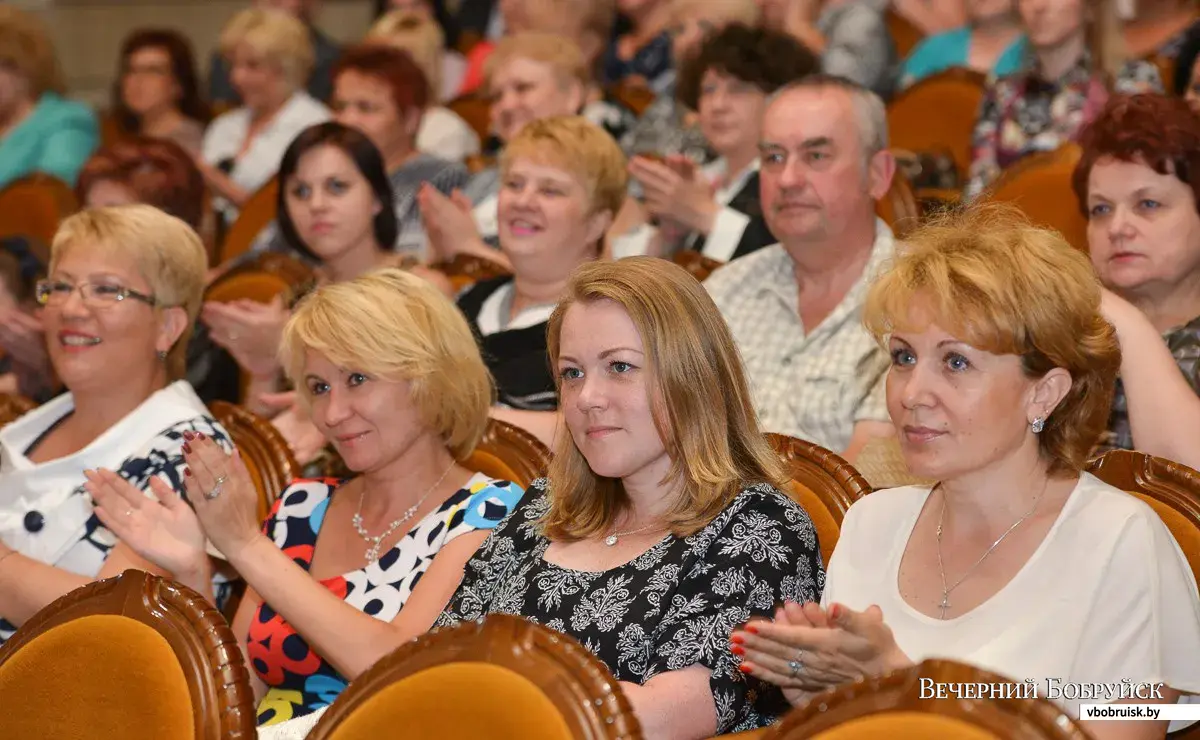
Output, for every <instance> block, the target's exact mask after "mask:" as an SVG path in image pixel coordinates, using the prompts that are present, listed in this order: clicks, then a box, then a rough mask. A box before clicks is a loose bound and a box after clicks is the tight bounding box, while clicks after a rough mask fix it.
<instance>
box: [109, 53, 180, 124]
mask: <svg viewBox="0 0 1200 740" xmlns="http://www.w3.org/2000/svg"><path fill="white" fill-rule="evenodd" d="M181 94H182V92H181V90H180V87H179V83H178V82H177V81H176V80H175V75H174V74H173V73H172V71H171V55H170V54H169V53H167V50H166V49H163V48H162V47H157V46H147V47H143V48H141V49H138V50H137V51H135V52H133V53H132V54H130V55H129V58H128V59H126V60H125V68H124V69H123V70H122V71H121V100H122V101H124V103H125V105H126V106H127V107H128V108H129V110H131V111H133V112H134V113H135V114H136V115H139V116H141V115H145V114H147V113H155V112H158V111H163V110H170V109H172V108H174V107H175V106H177V105H178V104H179V98H180V95H181Z"/></svg>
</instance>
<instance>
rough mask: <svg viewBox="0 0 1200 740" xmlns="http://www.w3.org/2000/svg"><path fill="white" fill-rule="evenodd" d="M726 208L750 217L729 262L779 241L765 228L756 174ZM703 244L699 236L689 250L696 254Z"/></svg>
mask: <svg viewBox="0 0 1200 740" xmlns="http://www.w3.org/2000/svg"><path fill="white" fill-rule="evenodd" d="M728 207H729V208H732V209H733V210H735V211H737V212H739V213H744V214H746V215H747V216H749V217H750V223H748V224H746V230H745V231H743V232H742V238H741V239H740V240H739V241H738V245H737V249H735V250H734V251H733V254H732V255H730V257H729V260H730V261H733V260H735V259H737V258H738V257H745V256H746V255H748V254H750V253H751V252H757V251H758V250H760V249H762V248H763V247H769V246H771V245H772V244H775V243H777V242H778V241H779V240H778V239H776V238H775V236H774V235H773V234H772V233H771V229H770V228H768V227H767V221H766V219H764V218H763V211H762V201H761V200H759V194H758V173H757V172H755V173H753V174H752V175H750V177H748V178H746V184H745V185H743V186H742V189H741V190H739V191H737V193H735V194H734V196H733V197H732V198H730V200H729V204H728ZM705 242H707V239H706V238H705V237H703V236H701V237H700V238H699V239H697V240H696V242H695V244H693V245H692V247H691V248H692V249H694V250H696V251H697V252H701V251H703V250H704V244H705Z"/></svg>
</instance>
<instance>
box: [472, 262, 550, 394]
mask: <svg viewBox="0 0 1200 740" xmlns="http://www.w3.org/2000/svg"><path fill="white" fill-rule="evenodd" d="M510 283H512V278H511V277H507V276H506V277H499V278H493V279H491V280H483V281H481V282H478V283H475V284H474V285H472V286H471V287H470V288H468V289H467V290H466V291H464V292H463V294H462V295H460V296H459V297H458V307H459V309H460V310H461V311H462V312H463V314H464V315H465V316H466V317H467V323H468V324H470V325H471V332H472V333H474V334H475V339H476V341H478V342H479V349H480V351H481V352H482V353H483V362H484V364H486V365H487V368H488V370H490V371H491V373H492V377H493V378H494V379H495V381H496V391H497V393H498V395H499V399H498V400H499V401H500V403H502V404H504V405H506V406H511V407H513V408H516V409H525V410H528V411H554V410H555V409H557V408H558V391H557V389H556V388H555V386H554V374H553V372H551V370H550V357H549V354H548V349H547V347H546V329H547V325H546V322H545V321H543V322H541V323H538V324H534V325H533V326H527V327H524V328H521V329H506V330H504V331H499V332H496V333H494V334H489V335H487V336H484V334H483V332H482V331H480V329H479V314H480V312H481V311H482V310H483V304H484V302H485V301H486V300H487V299H488V297H489V296H491V295H492V294H493V293H495V292H496V291H497V290H499V289H500V288H502V287H504V286H505V285H508V284H510Z"/></svg>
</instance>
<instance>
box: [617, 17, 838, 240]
mask: <svg viewBox="0 0 1200 740" xmlns="http://www.w3.org/2000/svg"><path fill="white" fill-rule="evenodd" d="M818 67H819V62H818V60H817V58H816V57H815V56H813V54H812V53H811V52H809V51H808V49H805V48H804V47H803V46H802V45H801V44H800V42H798V41H796V40H795V39H794V38H792V37H791V36H789V35H787V34H785V33H782V32H780V31H770V30H765V29H760V28H750V27H748V26H744V25H742V24H740V23H734V24H731V25H729V26H726V27H725V28H723V29H722V30H720V31H718V32H717V33H716V34H714V35H713V36H711V37H710V38H709V39H708V40H707V41H705V42H704V44H703V45H702V46H701V47H700V51H699V52H698V53H697V55H696V56H695V57H694V58H693V59H691V60H690V61H689V62H687V63H686V64H685V66H684V68H683V70H682V72H681V73H680V79H679V90H678V93H677V95H678V98H679V100H680V102H682V103H683V104H684V105H685V106H687V107H688V108H694V109H696V110H697V111H698V112H699V122H700V130H701V131H702V132H703V133H704V136H705V138H706V139H708V141H709V143H710V144H711V145H712V148H713V150H714V151H715V152H716V153H717V154H718V155H720V156H719V158H718V159H717V160H716V161H714V162H713V163H711V164H710V165H706V166H705V167H703V168H697V167H696V166H695V164H694V163H693V162H692V161H691V160H689V159H688V158H687V157H686V156H684V155H681V154H672V155H669V156H667V157H666V159H665V160H660V159H658V158H656V157H653V156H647V155H639V156H635V157H634V158H633V159H632V160H630V162H629V172H630V174H631V175H632V176H633V178H634V179H635V180H636V181H637V182H638V184H639V185H640V187H641V192H642V198H641V200H642V203H641V206H640V207H639V204H638V203H637V202H636V201H633V200H630V201H628V202H627V204H626V212H625V213H624V214H623V219H628V220H625V221H624V223H623V224H622V225H621V226H619V227H618V228H619V229H622V230H624V231H625V233H626V235H625V236H621V237H618V238H616V239H615V240H614V241H613V247H612V251H613V254H614V256H618V257H624V256H628V255H631V254H653V255H656V256H660V257H662V256H670V254H671V253H672V252H675V251H677V250H679V249H693V250H696V251H698V252H701V253H702V254H704V256H706V257H709V258H711V259H714V260H717V261H720V262H728V261H729V260H731V259H734V258H736V257H742V256H744V255H747V254H750V253H751V252H753V251H755V250H758V249H761V248H762V247H765V246H769V245H771V244H774V243H775V241H776V239H775V237H773V236H772V235H771V231H770V229H769V228H767V223H766V221H765V220H764V219H763V214H762V206H761V205H760V204H759V200H758V165H759V162H758V143H759V130H760V129H761V127H762V116H763V111H764V110H766V105H767V98H768V96H770V95H771V93H773V92H775V91H776V90H778V89H779V88H780V87H782V86H784V85H786V84H788V83H789V82H793V81H794V80H797V79H799V78H801V77H803V76H805V75H807V74H809V73H811V72H815V71H817V69H818ZM659 156H661V154H660V155H659ZM639 221H640V225H637V226H635V227H634V228H633V230H632V232H630V231H629V226H630V224H636V223H638V222H639ZM651 221H654V222H657V228H656V227H655V226H652V225H651Z"/></svg>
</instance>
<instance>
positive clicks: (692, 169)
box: [629, 155, 720, 234]
mask: <svg viewBox="0 0 1200 740" xmlns="http://www.w3.org/2000/svg"><path fill="white" fill-rule="evenodd" d="M629 174H630V175H631V176H632V177H634V178H635V179H636V180H637V181H638V182H639V183H641V186H642V192H643V196H642V202H643V204H644V205H645V207H646V210H647V211H648V212H649V213H651V214H652V215H654V216H656V217H657V218H659V219H669V220H671V221H675V222H678V223H679V224H680V225H682V226H683V227H685V228H686V229H688V230H689V231H699V232H701V233H704V234H707V233H708V232H710V231H711V230H712V223H713V219H714V218H716V214H717V212H718V211H719V210H720V208H719V206H717V204H716V201H715V200H714V198H713V189H712V185H711V184H709V183H708V182H707V181H705V179H704V177H703V176H702V174H701V173H700V171H699V170H698V169H697V168H696V166H695V164H694V163H693V162H692V161H691V160H689V159H688V158H687V157H684V156H681V155H671V156H670V157H668V158H667V159H666V160H665V161H662V162H660V161H657V160H655V159H652V158H650V157H642V156H636V157H634V158H633V159H631V160H630V161H629Z"/></svg>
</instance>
